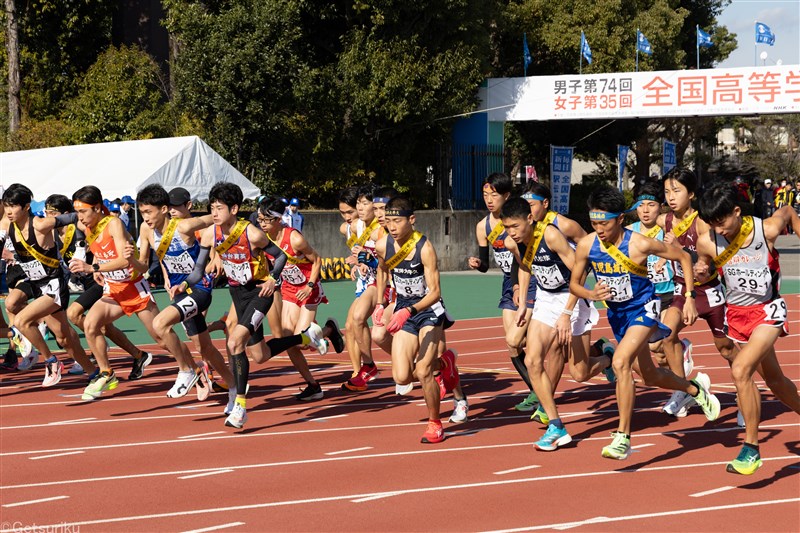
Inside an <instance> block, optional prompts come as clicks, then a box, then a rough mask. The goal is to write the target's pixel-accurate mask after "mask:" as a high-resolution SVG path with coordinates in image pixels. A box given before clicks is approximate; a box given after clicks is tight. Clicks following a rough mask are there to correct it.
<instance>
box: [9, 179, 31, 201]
mask: <svg viewBox="0 0 800 533" xmlns="http://www.w3.org/2000/svg"><path fill="white" fill-rule="evenodd" d="M32 200H33V192H32V191H31V190H30V189H29V188H27V187H26V186H25V185H22V184H21V183H12V184H11V185H9V186H8V189H6V190H5V192H3V203H4V204H6V205H19V206H24V205H28V204H30V203H31V201H32Z"/></svg>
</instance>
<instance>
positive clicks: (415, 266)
mask: <svg viewBox="0 0 800 533" xmlns="http://www.w3.org/2000/svg"><path fill="white" fill-rule="evenodd" d="M421 264H422V263H416V264H414V263H411V268H417V267H418V266H419V265H421Z"/></svg>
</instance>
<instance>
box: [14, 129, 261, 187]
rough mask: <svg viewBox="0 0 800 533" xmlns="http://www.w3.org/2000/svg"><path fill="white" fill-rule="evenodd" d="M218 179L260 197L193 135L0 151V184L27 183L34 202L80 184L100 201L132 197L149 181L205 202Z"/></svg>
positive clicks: (239, 175) (231, 168)
mask: <svg viewBox="0 0 800 533" xmlns="http://www.w3.org/2000/svg"><path fill="white" fill-rule="evenodd" d="M218 181H229V182H232V183H235V184H236V185H238V186H239V187H241V188H242V192H243V193H244V197H245V198H257V197H258V196H259V195H260V194H261V192H260V191H259V189H258V187H256V186H255V185H253V183H252V182H251V181H250V180H248V179H247V178H245V177H244V176H243V175H242V173H241V172H239V171H238V170H236V169H235V168H233V166H231V164H230V163H228V162H227V161H225V159H223V158H222V156H220V155H219V154H218V153H217V152H215V151H214V150H212V149H211V147H209V146H208V145H207V144H206V143H204V142H203V141H202V140H201V139H200V138H199V137H196V136H191V137H172V138H167V139H149V140H144V141H122V142H111V143H98V144H81V145H76V146H59V147H56V148H42V149H39V150H23V151H19V152H5V153H0V185H2V186H3V187H5V188H7V187H8V186H9V185H11V184H12V183H22V184H24V185H27V186H28V187H29V188H30V189H31V190H32V191H33V196H34V198H35V199H37V200H44V199H45V198H46V197H47V196H49V195H51V194H55V193H59V194H64V195H66V196H67V197H69V198H71V197H72V193H74V192H75V191H76V190H78V189H80V188H81V187H83V186H84V185H95V186H97V187H99V188H100V191H102V193H103V196H104V197H105V198H109V199H113V198H121V197H123V196H125V195H130V196H133V197H134V198H135V197H136V192H137V191H138V190H140V189H141V188H142V187H144V186H145V185H150V184H152V183H159V184H161V185H162V186H164V188H165V189H167V190H170V189H172V188H174V187H183V188H185V189H186V190H187V191H189V194H191V196H192V199H193V200H206V199H208V192H209V190H210V189H211V186H212V185H214V184H215V183H216V182H218Z"/></svg>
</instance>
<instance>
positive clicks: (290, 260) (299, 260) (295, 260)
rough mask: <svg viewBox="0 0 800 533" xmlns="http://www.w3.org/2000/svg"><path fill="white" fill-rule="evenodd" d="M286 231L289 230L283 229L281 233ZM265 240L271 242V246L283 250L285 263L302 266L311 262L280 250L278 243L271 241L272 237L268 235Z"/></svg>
mask: <svg viewBox="0 0 800 533" xmlns="http://www.w3.org/2000/svg"><path fill="white" fill-rule="evenodd" d="M287 229H289V230H290V228H284V230H283V231H286V230H287ZM290 231H291V230H290ZM267 238H268V239H269V240H270V241H272V244H274V245H275V246H277V247H278V248H280V249H281V250H283V253H284V254H285V255H286V262H287V263H291V264H293V265H303V264H306V263H310V262H311V261H309V260H308V259H306V258H305V257H297V256H294V255H292V254H290V253H289V252H288V251H287V250H284V249H283V248H281V245H280V244H279V243H277V242H276V241H274V240H272V237H270V236H269V235H267Z"/></svg>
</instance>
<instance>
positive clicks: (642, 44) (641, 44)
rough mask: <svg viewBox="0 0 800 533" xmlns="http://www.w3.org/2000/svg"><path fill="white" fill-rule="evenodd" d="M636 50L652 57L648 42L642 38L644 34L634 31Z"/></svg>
mask: <svg viewBox="0 0 800 533" xmlns="http://www.w3.org/2000/svg"><path fill="white" fill-rule="evenodd" d="M636 49H637V50H639V51H640V52H641V53H643V54H647V55H649V56H651V55H653V49H652V48H651V47H650V41H648V40H647V37H645V36H644V33H642V32H640V31H639V30H636Z"/></svg>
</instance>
